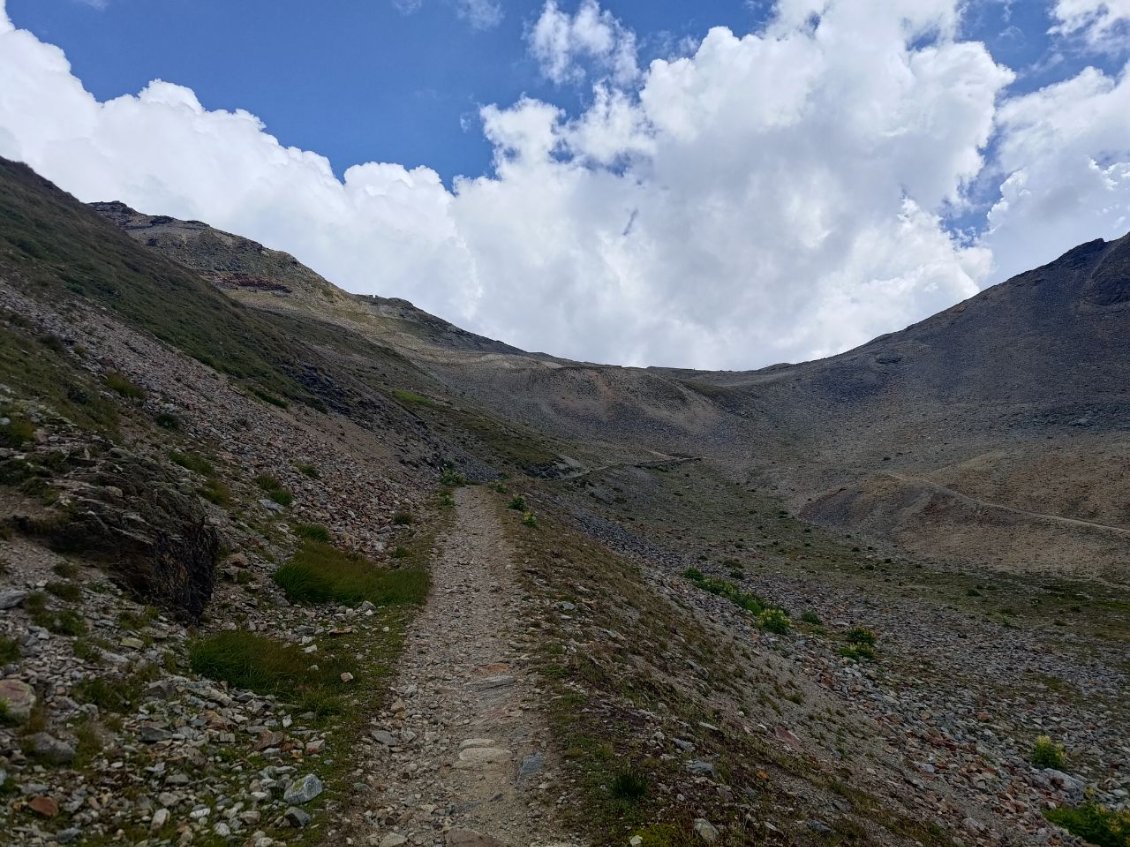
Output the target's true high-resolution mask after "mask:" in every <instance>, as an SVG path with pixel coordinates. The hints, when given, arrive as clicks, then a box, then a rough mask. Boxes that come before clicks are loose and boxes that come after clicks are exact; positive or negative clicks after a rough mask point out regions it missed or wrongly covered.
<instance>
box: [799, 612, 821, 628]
mask: <svg viewBox="0 0 1130 847" xmlns="http://www.w3.org/2000/svg"><path fill="white" fill-rule="evenodd" d="M800 619H801V621H803V622H804V623H806V624H811V625H812V626H820V625H821V624H823V623H824V621H822V620H820V616H819V615H818V614H816V612H813V611H808V612H805V613H804V614H802V615H801V616H800Z"/></svg>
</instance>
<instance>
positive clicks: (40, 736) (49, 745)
mask: <svg viewBox="0 0 1130 847" xmlns="http://www.w3.org/2000/svg"><path fill="white" fill-rule="evenodd" d="M28 750H29V752H30V753H31V755H32V756H33V757H35V758H36V759H41V760H42V761H44V762H49V763H51V764H53V765H65V764H68V763H69V762H71V761H73V760H74V758H75V748H74V747H72V746H71V745H70V744H68V743H67V742H65V741H60V740H59V739H58V738H56V737H55V736H54V735H49V734H48V733H46V732H37V733H36V734H35V735H33V736H31V737H30V738H29V739H28Z"/></svg>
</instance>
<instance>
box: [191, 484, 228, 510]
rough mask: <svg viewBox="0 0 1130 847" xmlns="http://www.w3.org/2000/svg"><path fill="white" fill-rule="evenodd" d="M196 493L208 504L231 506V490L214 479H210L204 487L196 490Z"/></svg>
mask: <svg viewBox="0 0 1130 847" xmlns="http://www.w3.org/2000/svg"><path fill="white" fill-rule="evenodd" d="M197 493H198V494H199V495H200V496H201V497H203V498H204V499H205V500H207V501H208V502H209V503H214V504H215V505H217V506H228V505H230V504H231V489H230V488H228V487H227V485H225V484H224V483H223V482H222V481H221V480H219V479H217V478H216V477H210V478H209V479H208V480H207V481H206V482H205V483H204V485H202V486H201V487H200V488H199V489H197Z"/></svg>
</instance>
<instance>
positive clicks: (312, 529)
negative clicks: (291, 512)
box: [294, 523, 331, 544]
mask: <svg viewBox="0 0 1130 847" xmlns="http://www.w3.org/2000/svg"><path fill="white" fill-rule="evenodd" d="M294 534H295V535H297V536H298V537H299V538H305V539H306V540H307V541H321V542H323V543H326V544H328V543H329V541H330V538H331V536H330V531H329V530H328V529H326V528H325V527H324V526H322V525H321V524H317V523H300V524H296V525H295V527H294Z"/></svg>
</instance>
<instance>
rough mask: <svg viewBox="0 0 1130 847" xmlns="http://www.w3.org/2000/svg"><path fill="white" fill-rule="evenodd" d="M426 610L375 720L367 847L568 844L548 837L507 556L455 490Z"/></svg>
mask: <svg viewBox="0 0 1130 847" xmlns="http://www.w3.org/2000/svg"><path fill="white" fill-rule="evenodd" d="M455 499H456V510H457V511H456V520H455V523H454V525H453V526H452V528H451V529H450V530H449V532H448V533H447V534H446V535H445V536H444V537H443V538H442V539H441V541H440V552H439V556H438V558H437V559H436V561H435V563H434V566H433V581H434V582H433V589H432V596H431V598H430V599H429V602H428V605H427V607H426V608H425V609H424V610H423V612H422V613H421V615H420V616H419V618H417V620H416V622H415V623H414V625H413V627H412V629H411V630H410V632H409V634H408V637H407V642H406V645H405V650H404V655H403V657H402V659H401V663H400V667H399V671H398V674H397V680H396V682H395V684H394V686H393V692H394V698H395V699H394V702H393V703H392V704H391V705H390V707H389V709H388V710H387V711H385V712H383V713H382V714H381V715H379V716H378V717H376V718H375V719H374V720H373V724H372V731H371V736H372V739H373V742H374V757H375V762H374V763H373V765H374V767H375V768H376V769H377V770H378V772H380V773H381V774H382V776H383V777H384V780H385V781H384V782H383V783H378V784H376V785H375V786H374V788H373V790H372V795H371V797H370V802H369V804H368V805H369V810H368V811H367V812H366V813H365V817H366V818H368V823H369V825H370V827H372V825H373V824H375V825H376V830H375V832H374V831H373V830H372V829H370V832H371V833H372V834H371V835H370V836H369V838H368V841H369V843H370V844H373V845H378V847H395V845H400V844H413V845H444V847H494V845H503V847H548V845H560V847H567V845H570V844H572V843H573V842H570V841H569V840H568V839H565V838H563V837H561V836H560V835H559V834H557V833H555V832H554V831H553V827H552V822H551V821H552V817H553V815H552V802H553V801H552V797H553V796H554V793H553V788H554V786H555V785H556V783H557V781H558V776H557V772H556V769H555V767H554V764H553V761H552V753H551V751H550V749H549V745H548V730H547V728H546V726H545V722H544V720H543V718H542V717H541V715H540V714H539V712H538V705H539V697H538V691H537V690H536V689H535V687H534V683H533V681H532V680H531V679H529V678H528V677H527V675H526V673H525V671H524V669H523V666H524V659H523V653H522V651H523V649H524V648H523V645H522V644H521V642H520V641H519V640H516V639H519V638H520V637H521V635H522V634H523V633H524V630H525V627H524V626H523V624H522V622H521V614H520V604H521V600H520V594H519V590H518V588H517V585H516V582H515V578H514V563H513V555H512V551H511V549H510V547H509V545H508V544H507V542H506V539H505V538H504V537H503V533H502V529H501V527H500V525H499V519H498V515H497V513H496V512H495V508H494V506H493V505H492V503H491V501H490V499H489V495H488V493H487V492H485V491H483V490H481V489H477V488H473V487H468V488H462V489H460V490H459V491H458V492H457V493H456V495H455Z"/></svg>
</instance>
